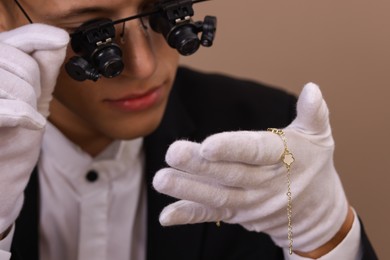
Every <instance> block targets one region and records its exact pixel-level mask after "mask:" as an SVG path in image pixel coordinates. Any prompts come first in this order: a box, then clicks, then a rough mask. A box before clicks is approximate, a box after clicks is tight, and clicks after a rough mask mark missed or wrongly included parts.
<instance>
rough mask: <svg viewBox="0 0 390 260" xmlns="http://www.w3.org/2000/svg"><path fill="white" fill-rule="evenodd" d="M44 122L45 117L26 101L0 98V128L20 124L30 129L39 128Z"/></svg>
mask: <svg viewBox="0 0 390 260" xmlns="http://www.w3.org/2000/svg"><path fill="white" fill-rule="evenodd" d="M33 118H34V119H33ZM45 124H46V119H45V118H44V117H43V116H42V115H40V114H39V113H38V112H37V111H36V110H35V108H33V107H31V106H29V105H28V104H27V103H25V102H23V101H19V100H8V99H0V128H6V127H7V128H10V127H17V126H21V127H23V128H26V129H30V130H39V129H42V128H43V127H44V125H45Z"/></svg>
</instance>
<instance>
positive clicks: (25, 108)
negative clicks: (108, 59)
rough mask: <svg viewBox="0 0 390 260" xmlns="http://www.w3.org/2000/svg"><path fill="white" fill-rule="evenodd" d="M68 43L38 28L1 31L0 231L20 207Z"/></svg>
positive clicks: (60, 34)
mask: <svg viewBox="0 0 390 260" xmlns="http://www.w3.org/2000/svg"><path fill="white" fill-rule="evenodd" d="M68 41H69V35H68V34H67V33H66V32H65V31H64V30H61V29H58V28H55V27H51V26H48V25H42V24H32V25H26V26H23V27H20V28H17V29H14V30H11V31H7V32H2V33H0V79H1V82H0V233H2V232H4V231H5V230H6V229H7V228H8V227H10V226H11V225H12V223H13V222H14V221H15V219H16V218H17V216H18V214H19V212H20V209H21V206H22V204H23V190H24V188H25V186H26V184H27V181H28V179H29V177H30V174H31V172H32V170H33V168H34V166H35V164H36V163H37V159H38V155H39V150H40V145H41V139H42V135H43V131H44V126H45V124H46V117H47V116H48V115H49V103H50V100H51V97H52V95H51V94H52V92H53V89H54V86H55V84H56V79H57V76H58V73H59V68H60V66H61V64H62V63H63V61H64V58H65V52H66V46H67V44H68Z"/></svg>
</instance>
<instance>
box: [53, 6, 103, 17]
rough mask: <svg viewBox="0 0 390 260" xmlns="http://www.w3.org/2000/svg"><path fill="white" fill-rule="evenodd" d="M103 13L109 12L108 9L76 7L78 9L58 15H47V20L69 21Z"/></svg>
mask: <svg viewBox="0 0 390 260" xmlns="http://www.w3.org/2000/svg"><path fill="white" fill-rule="evenodd" d="M103 12H107V9H106V8H102V7H83V8H79V7H76V8H71V9H68V10H66V11H64V12H62V13H56V14H53V15H51V14H47V15H45V18H47V19H67V18H73V17H77V16H80V15H85V14H95V13H103Z"/></svg>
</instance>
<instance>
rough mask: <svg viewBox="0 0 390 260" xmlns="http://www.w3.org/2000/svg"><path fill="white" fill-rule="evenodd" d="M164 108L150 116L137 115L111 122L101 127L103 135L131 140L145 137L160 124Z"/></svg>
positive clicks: (114, 138) (115, 138)
mask: <svg viewBox="0 0 390 260" xmlns="http://www.w3.org/2000/svg"><path fill="white" fill-rule="evenodd" d="M163 114H164V110H162V111H159V113H153V114H152V115H150V116H139V117H135V118H131V119H128V120H124V121H122V122H120V123H119V122H118V121H116V122H112V123H111V124H109V125H105V127H103V128H104V129H102V128H101V131H102V133H103V134H104V135H106V136H107V137H109V138H110V139H113V140H131V139H136V138H139V137H145V136H147V135H149V134H151V133H153V132H154V131H155V130H156V129H157V127H158V126H159V125H160V123H161V120H162V117H163Z"/></svg>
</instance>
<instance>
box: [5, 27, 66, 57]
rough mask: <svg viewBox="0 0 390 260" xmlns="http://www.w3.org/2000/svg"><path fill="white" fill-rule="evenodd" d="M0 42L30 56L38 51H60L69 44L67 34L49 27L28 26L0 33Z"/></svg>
mask: <svg viewBox="0 0 390 260" xmlns="http://www.w3.org/2000/svg"><path fill="white" fill-rule="evenodd" d="M0 42H2V43H5V44H8V45H10V46H13V47H15V48H17V49H19V50H21V51H23V52H25V53H29V54H31V53H33V52H34V51H39V50H56V49H62V48H63V47H65V46H66V45H67V44H68V42H69V34H68V33H67V32H66V31H65V30H63V29H60V28H57V27H54V26H50V25H45V24H28V25H24V26H21V27H18V28H16V29H13V30H11V31H7V32H2V33H0Z"/></svg>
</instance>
